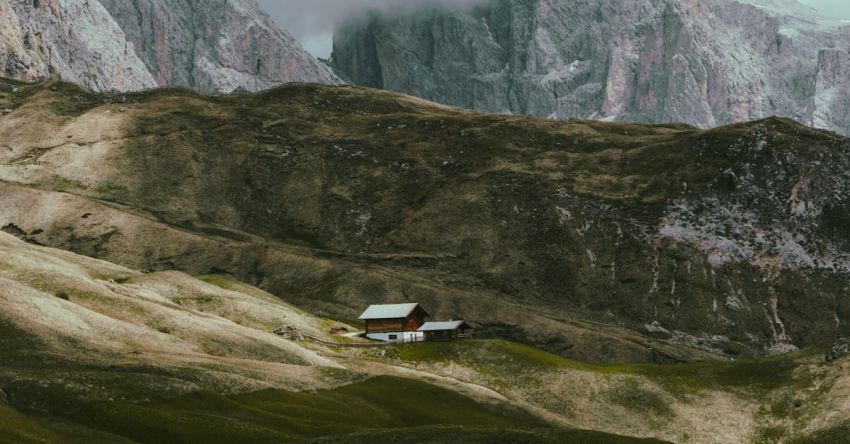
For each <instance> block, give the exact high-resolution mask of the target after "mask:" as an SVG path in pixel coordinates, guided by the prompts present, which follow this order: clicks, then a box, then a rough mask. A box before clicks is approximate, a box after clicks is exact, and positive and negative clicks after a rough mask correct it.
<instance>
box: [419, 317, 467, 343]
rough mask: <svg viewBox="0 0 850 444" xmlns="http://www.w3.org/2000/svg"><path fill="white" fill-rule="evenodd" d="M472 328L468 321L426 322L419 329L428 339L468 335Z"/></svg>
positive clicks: (444, 338) (446, 338)
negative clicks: (467, 332)
mask: <svg viewBox="0 0 850 444" xmlns="http://www.w3.org/2000/svg"><path fill="white" fill-rule="evenodd" d="M469 329H470V326H469V324H467V323H466V321H443V322H426V323H425V324H423V325H422V326H421V327H419V331H420V332H422V333H423V334H424V335H425V340H426V341H439V340H446V341H448V340H451V339H455V338H462V337H464V336H466V331H467V330H469Z"/></svg>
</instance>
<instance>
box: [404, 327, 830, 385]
mask: <svg viewBox="0 0 850 444" xmlns="http://www.w3.org/2000/svg"><path fill="white" fill-rule="evenodd" d="M815 352H816V351H812V352H811V353H815ZM805 353H806V352H803V353H801V354H798V355H791V356H787V355H786V356H776V357H768V358H760V359H753V360H741V361H707V362H693V363H686V364H617V365H606V364H592V363H586V362H579V361H574V360H571V359H567V358H563V357H561V356H557V355H554V354H551V353H547V352H545V351H542V350H539V349H536V348H533V347H529V346H525V345H522V344H517V343H512V342H507V341H502V340H463V341H455V342H440V343H437V342H424V343H419V344H410V345H406V346H404V347H402V348H401V349H399V351H398V358H399V359H401V360H403V361H408V362H432V363H434V362H437V363H440V362H442V363H448V362H457V363H461V364H463V365H467V366H469V367H472V368H474V369H476V370H478V371H479V372H481V373H482V374H484V375H488V376H491V377H514V376H515V375H517V374H522V373H518V372H525V371H527V369H536V370H539V371H544V372H545V371H551V370H558V369H571V370H577V371H588V372H593V373H598V374H603V375H635V376H644V377H647V378H650V379H651V380H653V381H655V382H658V383H659V384H661V385H664V386H665V387H668V388H670V389H671V391H673V392H674V393H696V392H698V391H700V390H702V389H708V388H712V389H726V390H736V391H746V392H753V393H763V392H767V391H769V390H772V389H775V388H778V387H782V386H785V385H789V384H791V383H792V381H793V378H792V372H793V370H794V369H795V368H796V367H797V363H795V361H794V359H795V358H796V357H799V356H801V355H805ZM803 382H805V381H803ZM803 382H800V383H801V384H802V383H803Z"/></svg>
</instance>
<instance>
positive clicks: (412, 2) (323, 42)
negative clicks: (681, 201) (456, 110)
mask: <svg viewBox="0 0 850 444" xmlns="http://www.w3.org/2000/svg"><path fill="white" fill-rule="evenodd" d="M483 1H486V0H257V2H258V3H259V4H260V6H262V7H263V9H265V10H266V11H267V12H268V13H269V14H270V15H271V16H272V17H273V18H274V19H275V20H277V21H278V23H279V24H280V25H281V27H283V29H286V30H287V31H289V32H290V33H292V34H293V35H294V36H295V37H297V38H298V40H300V41H301V43H302V44H303V45H304V47H305V48H306V49H307V50H308V51H310V52H311V53H312V54H314V55H316V56H318V57H325V58H326V57H329V56H330V53H331V49H332V46H333V31H334V29H335V28H336V27H337V26H338V25H339V24H341V23H343V22H345V21H347V20H351V19H356V18H357V17H358V16H361V15H364V14H366V13H368V12H375V11H377V12H387V13H398V12H410V11H412V10H415V9H416V8H423V7H428V6H432V5H440V6H454V7H461V8H462V7H468V6H471V5H474V4H476V3H481V2H483ZM799 1H800V2H801V3H804V4H806V5H809V6H812V7H814V8H817V9H818V10H820V11H821V13H822V14H824V15H826V16H828V17H834V18H842V19H848V20H850V0H799Z"/></svg>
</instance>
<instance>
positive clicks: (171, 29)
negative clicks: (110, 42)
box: [100, 0, 340, 92]
mask: <svg viewBox="0 0 850 444" xmlns="http://www.w3.org/2000/svg"><path fill="white" fill-rule="evenodd" d="M100 2H101V3H102V4H103V5H104V6H105V7H106V9H107V10H109V12H110V13H111V14H112V17H114V18H115V21H116V22H117V23H118V25H119V26H121V29H122V30H123V31H124V33H125V35H126V36H127V40H128V41H129V42H131V43H132V44H133V47H134V48H136V52H137V54H138V55H139V57H140V58H141V59H142V60H143V61H144V62H145V65H146V66H147V67H148V69H149V71H150V72H151V74H152V75H153V76H154V78H155V79H156V82H157V84H159V85H160V86H166V85H167V86H186V87H189V88H192V89H195V90H199V91H207V92H230V91H233V90H234V89H237V88H240V87H241V88H244V89H247V90H249V91H259V90H263V89H266V88H269V87H272V86H274V85H278V84H281V83H286V82H318V83H339V82H340V81H339V79H338V78H337V77H336V76H335V75H334V74H333V72H332V71H331V69H330V68H329V67H328V66H327V65H326V64H325V63H323V62H321V61H319V60H317V59H316V58H314V57H313V56H311V55H310V54H308V53H307V51H305V50H304V48H303V47H302V46H301V43H299V42H298V41H297V40H296V39H295V38H294V37H292V35H290V34H289V33H287V32H286V31H283V30H281V29H280V28H279V27H278V26H277V25H276V24H275V23H274V21H273V20H272V19H271V18H270V17H269V16H268V14H266V13H265V12H263V10H262V9H260V7H259V6H257V3H256V2H255V1H254V0H137V1H133V2H128V1H126V0H100Z"/></svg>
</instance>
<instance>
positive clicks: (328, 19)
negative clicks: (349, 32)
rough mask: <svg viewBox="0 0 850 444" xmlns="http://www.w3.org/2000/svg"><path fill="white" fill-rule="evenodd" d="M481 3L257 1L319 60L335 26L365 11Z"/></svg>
mask: <svg viewBox="0 0 850 444" xmlns="http://www.w3.org/2000/svg"><path fill="white" fill-rule="evenodd" d="M481 1H483V0H257V3H259V4H260V6H261V7H262V8H263V9H265V10H266V11H267V12H268V13H269V15H271V16H272V17H273V18H274V19H275V20H277V22H278V23H279V24H280V25H281V27H283V29H286V30H287V31H289V32H290V33H292V34H293V35H294V36H295V37H297V38H298V39H299V40H300V41H301V42H302V44H303V45H304V47H305V48H306V49H307V50H308V51H310V52H311V53H313V54H314V55H317V56H319V57H328V56H330V51H331V46H332V39H333V31H334V29H335V28H336V26H337V25H339V24H341V23H343V22H345V21H347V20H351V19H356V18H357V17H359V16H361V15H364V14H366V13H369V12H390V13H398V12H409V11H412V10H415V9H417V8H423V7H427V6H432V5H440V6H452V7H461V8H462V7H467V6H471V5H473V4H475V3H480V2H481Z"/></svg>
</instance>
